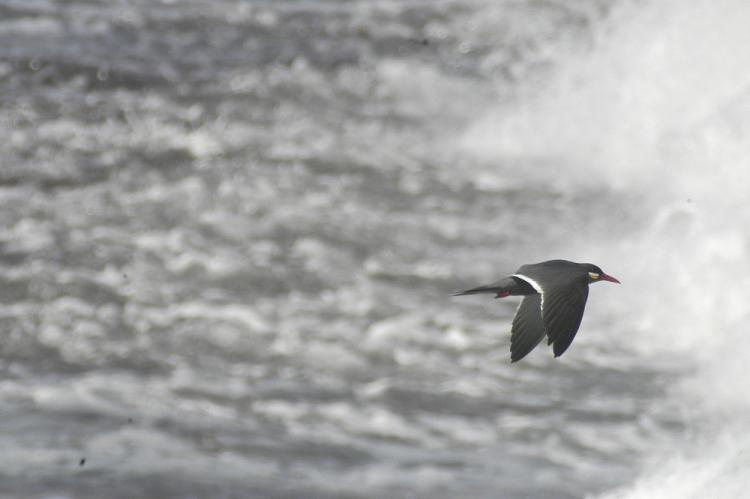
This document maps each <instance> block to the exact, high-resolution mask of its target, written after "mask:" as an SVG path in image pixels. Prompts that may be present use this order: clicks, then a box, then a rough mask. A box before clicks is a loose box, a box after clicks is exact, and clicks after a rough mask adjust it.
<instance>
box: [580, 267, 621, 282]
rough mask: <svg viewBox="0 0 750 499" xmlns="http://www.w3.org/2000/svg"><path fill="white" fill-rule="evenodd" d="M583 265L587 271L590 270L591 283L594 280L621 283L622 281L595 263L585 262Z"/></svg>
mask: <svg viewBox="0 0 750 499" xmlns="http://www.w3.org/2000/svg"><path fill="white" fill-rule="evenodd" d="M583 266H584V267H585V269H586V272H588V275H589V284H591V283H592V282H599V281H609V282H616V283H617V284H620V281H618V280H617V279H615V278H614V277H612V276H611V275H607V274H605V273H604V271H603V270H602V269H600V268H599V267H597V266H596V265H594V264H591V263H584V264H583Z"/></svg>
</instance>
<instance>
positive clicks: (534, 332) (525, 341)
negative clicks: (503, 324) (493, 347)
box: [510, 294, 544, 362]
mask: <svg viewBox="0 0 750 499" xmlns="http://www.w3.org/2000/svg"><path fill="white" fill-rule="evenodd" d="M541 304H542V295H539V294H533V295H527V296H524V298H523V300H521V304H520V305H518V310H516V316H515V317H514V318H513V327H512V328H511V331H510V361H511V362H516V361H518V360H521V359H523V358H524V357H526V355H527V354H528V353H529V352H531V351H532V350H533V349H534V347H535V346H537V345H538V344H539V342H540V341H542V338H544V321H543V320H542V307H541Z"/></svg>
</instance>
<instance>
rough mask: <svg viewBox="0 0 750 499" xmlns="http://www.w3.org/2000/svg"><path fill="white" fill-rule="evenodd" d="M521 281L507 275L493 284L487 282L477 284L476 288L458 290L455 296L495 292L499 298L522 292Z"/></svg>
mask: <svg viewBox="0 0 750 499" xmlns="http://www.w3.org/2000/svg"><path fill="white" fill-rule="evenodd" d="M519 289H520V288H519V281H517V280H516V279H515V278H513V277H506V278H505V279H502V280H500V281H497V282H493V283H492V284H485V285H484V286H477V287H476V288H471V289H465V290H463V291H456V292H455V293H453V296H464V295H478V294H484V293H487V294H490V293H491V294H495V295H497V298H503V297H505V296H509V295H511V294H520V293H518V291H519Z"/></svg>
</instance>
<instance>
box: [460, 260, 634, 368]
mask: <svg viewBox="0 0 750 499" xmlns="http://www.w3.org/2000/svg"><path fill="white" fill-rule="evenodd" d="M599 281H609V282H617V283H619V282H620V281H618V280H617V279H615V278H614V277H612V276H610V275H607V274H605V273H604V272H602V269H600V268H599V267H597V266H596V265H592V264H590V263H575V262H569V261H567V260H550V261H547V262H541V263H534V264H531V265H522V266H521V267H520V268H519V269H518V270H517V271H516V273H515V274H513V275H510V276H508V277H504V278H503V279H501V280H499V281H497V282H495V283H492V284H487V285H485V286H479V287H476V288H471V289H467V290H465V291H459V292H458V293H454V296H463V295H473V294H480V293H492V294H495V295H496V296H495V297H496V298H504V297H506V296H517V295H519V296H523V299H522V300H521V303H520V305H519V306H518V310H516V315H515V317H514V318H513V326H512V328H511V335H510V360H511V362H516V361H518V360H521V359H522V358H524V357H525V356H526V355H527V354H528V353H529V352H530V351H532V350H533V349H534V347H536V346H537V345H538V344H539V342H540V341H542V339H543V338H544V335H545V334H546V335H547V344H548V345H552V351H553V352H554V354H555V357H559V356H560V355H562V354H563V352H565V350H567V349H568V347H569V346H570V344H571V343H572V341H573V338H575V335H576V332H577V331H578V327H579V326H580V325H581V319H582V318H583V311H584V309H585V308H586V299H587V298H588V295H589V286H588V285H589V284H591V283H592V282H599Z"/></svg>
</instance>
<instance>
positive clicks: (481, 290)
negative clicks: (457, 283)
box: [453, 286, 506, 296]
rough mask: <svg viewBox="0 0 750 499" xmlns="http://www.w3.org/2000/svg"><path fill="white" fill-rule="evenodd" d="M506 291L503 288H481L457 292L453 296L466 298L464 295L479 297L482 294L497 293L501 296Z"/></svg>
mask: <svg viewBox="0 0 750 499" xmlns="http://www.w3.org/2000/svg"><path fill="white" fill-rule="evenodd" d="M504 291H506V290H505V289H504V288H502V287H497V286H479V287H478V288H471V289H467V290H464V291H456V292H455V293H453V296H464V295H478V294H482V293H497V294H501V293H503V292H504Z"/></svg>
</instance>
